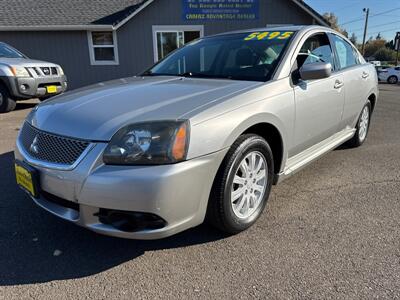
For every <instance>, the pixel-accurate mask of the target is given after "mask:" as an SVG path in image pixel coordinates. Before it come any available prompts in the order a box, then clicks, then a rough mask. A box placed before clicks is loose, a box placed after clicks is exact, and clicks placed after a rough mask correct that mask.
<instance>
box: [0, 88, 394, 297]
mask: <svg viewBox="0 0 400 300" xmlns="http://www.w3.org/2000/svg"><path fill="white" fill-rule="evenodd" d="M33 105H34V102H32V103H21V104H19V105H18V110H17V111H14V112H12V113H9V114H4V115H0V128H1V131H0V299H25V298H35V299H56V298H57V299H67V298H79V299H87V298H96V299H105V298H107V299H110V298H125V299H128V298H129V299H138V298H144V299H154V298H171V299H176V298H185V299H188V298H203V299H204V298H224V299H227V298H228V299H233V298H250V297H254V298H273V299H277V298H284V299H293V298H307V299H322V298H341V299H344V298H346V299H349V298H351V299H356V298H358V299H367V298H390V299H393V298H400V237H399V234H400V172H399V170H400V130H399V129H400V86H389V85H387V84H383V85H381V96H380V101H379V103H378V105H377V108H376V111H375V114H374V116H373V122H372V125H371V131H370V135H369V138H368V140H367V142H366V144H364V146H363V147H361V148H359V149H344V148H341V149H338V150H336V151H333V152H331V153H330V154H328V155H327V156H325V157H324V158H322V159H320V160H319V161H318V162H317V163H314V164H313V165H311V166H310V167H308V168H307V169H305V170H304V171H302V172H300V173H298V174H296V175H295V176H294V177H292V178H291V179H289V180H287V181H285V182H283V183H282V184H281V185H279V186H277V187H275V188H274V189H273V192H272V195H271V198H270V201H269V203H268V205H267V210H266V211H265V212H264V214H263V216H262V217H261V218H260V220H259V221H258V222H257V224H256V226H254V227H253V228H251V229H250V230H248V231H247V232H244V233H242V234H239V235H237V236H231V237H226V236H223V235H221V234H219V233H218V232H216V231H214V230H213V229H211V228H209V227H207V226H200V227H198V228H195V229H191V230H189V231H186V232H184V233H181V234H179V235H177V236H174V237H171V238H168V239H165V240H159V241H132V240H121V239H116V238H109V237H104V236H100V235H96V234H94V233H91V232H89V231H87V230H85V229H82V228H79V227H76V226H74V225H72V224H69V223H67V222H64V221H62V220H59V219H58V218H56V217H53V216H52V215H50V214H48V213H46V212H44V211H43V210H42V209H40V208H38V207H36V206H35V205H34V204H33V203H32V201H31V200H30V199H29V198H28V197H27V196H26V195H25V194H24V193H23V192H22V191H20V190H19V189H18V188H17V186H16V185H15V183H14V175H13V164H12V160H13V154H12V149H13V144H14V140H15V137H16V134H17V129H18V127H19V124H20V123H21V121H22V119H23V118H24V116H25V115H26V114H27V113H28V112H29V110H30V109H31V108H32V107H33Z"/></svg>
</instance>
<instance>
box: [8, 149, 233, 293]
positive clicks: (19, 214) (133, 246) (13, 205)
mask: <svg viewBox="0 0 400 300" xmlns="http://www.w3.org/2000/svg"><path fill="white" fill-rule="evenodd" d="M13 160H14V154H13V152H8V153H5V154H1V155H0V254H1V255H0V268H1V272H0V286H9V285H21V284H33V283H43V282H49V281H52V280H62V279H74V278H81V277H85V276H89V275H93V274H97V273H100V272H102V271H105V270H107V269H110V268H113V267H115V266H117V265H119V264H122V263H124V262H126V261H129V260H132V259H135V258H137V257H139V256H141V255H142V254H143V253H145V252H146V251H152V250H158V249H171V248H179V247H186V246H190V245H195V244H202V243H207V242H210V241H215V240H218V239H222V238H225V237H226V235H223V234H222V233H219V232H218V231H216V230H214V229H212V228H210V227H208V226H206V225H201V226H199V227H197V228H193V229H190V230H187V231H185V232H183V233H180V234H178V235H175V236H172V237H170V238H166V239H162V240H155V241H135V240H126V239H117V238H111V237H106V236H102V235H98V234H95V233H92V232H90V231H88V230H86V229H84V228H80V227H78V226H76V225H73V224H70V223H68V222H66V221H63V220H60V219H58V218H57V217H54V216H52V215H51V214H49V213H47V212H45V211H43V210H42V209H40V208H39V207H37V206H36V205H34V204H33V202H32V201H31V200H30V198H29V197H28V196H27V195H26V194H25V193H24V192H23V191H21V190H20V189H19V188H18V186H17V185H16V183H15V177H14V169H13V168H14V166H13Z"/></svg>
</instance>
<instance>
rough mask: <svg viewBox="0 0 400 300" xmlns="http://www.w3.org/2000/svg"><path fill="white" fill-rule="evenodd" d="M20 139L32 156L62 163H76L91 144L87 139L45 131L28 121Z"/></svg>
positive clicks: (45, 160) (41, 159)
mask: <svg viewBox="0 0 400 300" xmlns="http://www.w3.org/2000/svg"><path fill="white" fill-rule="evenodd" d="M19 141H20V143H21V145H22V147H23V148H24V150H25V151H26V152H27V153H28V154H29V155H30V156H31V157H32V158H34V159H37V160H40V161H44V162H49V163H55V164H61V165H72V164H74V163H75V162H76V161H77V159H78V158H79V157H80V156H81V155H82V153H83V151H85V150H86V148H87V147H88V146H89V144H90V143H89V142H88V141H85V140H79V139H73V138H68V137H63V136H59V135H55V134H51V133H47V132H43V131H41V130H38V129H36V128H35V127H33V126H31V125H30V124H29V123H27V122H25V123H24V125H23V127H22V129H21V132H20V135H19Z"/></svg>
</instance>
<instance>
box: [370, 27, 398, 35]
mask: <svg viewBox="0 0 400 300" xmlns="http://www.w3.org/2000/svg"><path fill="white" fill-rule="evenodd" d="M396 30H399V27H395V28H392V29H387V30H381V31H375V32H369V33H368V35H374V34H378V33H383V32H389V31H396Z"/></svg>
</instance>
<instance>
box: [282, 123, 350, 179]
mask: <svg viewBox="0 0 400 300" xmlns="http://www.w3.org/2000/svg"><path fill="white" fill-rule="evenodd" d="M355 132H356V129H355V128H346V129H344V130H342V131H340V132H338V133H336V134H334V135H333V136H331V137H329V138H327V139H326V140H323V141H322V142H320V143H318V144H316V145H314V146H312V147H310V148H308V149H306V150H304V151H303V152H301V153H299V154H297V155H295V156H293V157H290V158H289V159H288V160H287V162H286V166H285V170H284V171H283V172H282V173H280V174H279V175H278V178H277V183H280V182H282V181H283V180H285V179H287V178H289V177H290V176H292V175H294V174H296V173H297V172H299V171H300V170H302V169H303V168H305V167H306V166H308V165H309V164H310V163H312V162H313V161H315V160H317V159H319V158H320V157H321V156H323V155H325V154H326V153H328V152H330V151H331V150H333V149H335V148H336V147H338V146H340V145H342V144H343V143H344V142H346V141H348V140H349V139H351V138H352V137H353V136H354V134H355Z"/></svg>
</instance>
